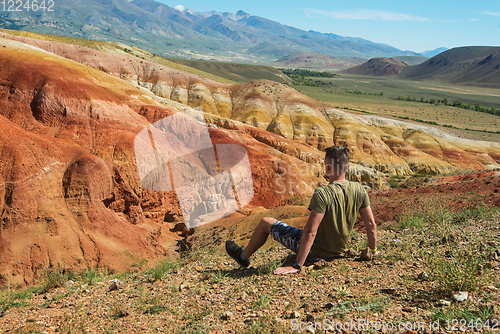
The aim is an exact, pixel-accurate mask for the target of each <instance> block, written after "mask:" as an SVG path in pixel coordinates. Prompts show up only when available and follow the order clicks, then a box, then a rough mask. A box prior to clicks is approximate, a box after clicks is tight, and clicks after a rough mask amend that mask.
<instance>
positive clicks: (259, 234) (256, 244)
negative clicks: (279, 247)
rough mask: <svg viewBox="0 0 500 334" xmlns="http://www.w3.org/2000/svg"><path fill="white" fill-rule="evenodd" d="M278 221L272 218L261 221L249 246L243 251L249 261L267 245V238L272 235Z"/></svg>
mask: <svg viewBox="0 0 500 334" xmlns="http://www.w3.org/2000/svg"><path fill="white" fill-rule="evenodd" d="M276 221H277V219H274V218H271V217H264V218H262V219H261V220H260V222H259V225H257V228H256V229H255V231H254V232H253V234H252V237H251V238H250V241H249V242H248V245H247V246H246V247H245V249H244V250H243V257H244V258H246V259H249V258H250V256H252V254H253V253H255V252H256V251H257V249H259V248H260V247H262V245H264V244H265V242H266V240H267V237H268V236H269V234H270V233H271V226H272V225H273V224H274V223H275V222H276Z"/></svg>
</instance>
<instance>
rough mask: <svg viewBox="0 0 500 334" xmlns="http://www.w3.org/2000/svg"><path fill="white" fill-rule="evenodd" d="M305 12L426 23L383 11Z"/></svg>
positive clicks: (405, 15)
mask: <svg viewBox="0 0 500 334" xmlns="http://www.w3.org/2000/svg"><path fill="white" fill-rule="evenodd" d="M307 12H311V13H315V14H319V15H323V16H328V17H331V18H333V19H345V20H377V21H427V18H425V17H421V16H417V15H408V14H403V13H396V12H388V11H383V10H372V9H356V10H352V11H347V10H342V11H326V10H322V9H307Z"/></svg>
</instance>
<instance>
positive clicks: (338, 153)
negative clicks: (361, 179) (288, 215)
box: [226, 146, 379, 275]
mask: <svg viewBox="0 0 500 334" xmlns="http://www.w3.org/2000/svg"><path fill="white" fill-rule="evenodd" d="M349 166H350V165H349V149H347V148H346V147H342V146H332V147H328V148H327V149H326V155H325V171H326V175H327V176H328V179H329V181H330V183H329V184H328V185H325V186H321V187H318V188H317V189H316V190H315V191H314V194H313V196H312V198H311V202H310V204H309V207H308V209H309V210H310V211H311V214H310V215H309V219H308V220H307V224H306V226H305V228H304V229H303V230H301V229H298V228H295V227H291V226H289V225H287V224H285V223H283V222H281V221H279V220H277V219H274V218H271V217H265V218H262V219H261V221H260V222H259V225H258V226H257V228H256V230H255V231H254V233H253V234H252V237H251V238H250V241H249V242H248V245H247V246H246V247H245V248H244V249H243V248H242V247H240V246H238V245H237V244H236V243H234V242H233V241H231V240H228V241H226V252H227V253H228V255H230V256H231V257H232V258H233V259H234V260H235V261H236V262H238V263H239V264H240V265H241V266H243V267H248V266H249V265H250V260H249V259H250V256H252V254H253V253H255V251H257V249H259V248H260V247H262V245H264V243H265V242H266V240H267V237H268V236H269V235H271V236H272V237H273V239H274V240H276V241H278V242H280V243H281V244H282V245H283V246H285V247H286V248H288V249H290V250H292V251H294V252H296V253H297V257H296V259H295V262H294V263H293V264H292V266H291V267H280V268H277V269H275V270H274V272H273V273H274V274H275V275H286V274H292V273H296V272H298V271H300V268H301V267H302V266H303V265H304V263H305V262H306V260H307V261H308V262H315V261H318V260H320V259H331V258H335V257H338V256H339V255H340V253H341V252H342V251H343V250H344V248H345V245H346V242H347V241H348V239H349V237H350V234H351V231H352V228H353V226H354V223H355V222H356V217H357V214H358V212H359V213H360V215H361V218H362V219H363V222H364V224H365V226H366V235H367V237H368V247H369V249H370V251H371V252H372V254H373V255H377V254H378V253H379V252H378V251H377V225H376V224H375V218H374V217H373V213H372V209H371V207H370V200H369V198H368V194H367V193H366V190H365V189H364V188H363V186H362V185H361V184H360V183H358V182H351V181H347V180H346V178H345V173H346V171H347V169H348V168H349Z"/></svg>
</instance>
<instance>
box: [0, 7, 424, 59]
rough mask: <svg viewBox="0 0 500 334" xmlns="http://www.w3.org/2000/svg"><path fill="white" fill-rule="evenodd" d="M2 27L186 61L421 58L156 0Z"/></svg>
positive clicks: (12, 20) (9, 20)
mask: <svg viewBox="0 0 500 334" xmlns="http://www.w3.org/2000/svg"><path fill="white" fill-rule="evenodd" d="M0 27H2V28H7V29H13V30H26V31H33V32H41V33H49V34H56V35H62V36H70V37H79V38H85V39H93V40H112V41H120V42H123V43H127V44H130V45H134V46H137V47H141V48H144V49H145V50H148V51H150V52H153V53H155V54H158V55H161V56H171V57H179V58H188V59H190V58H191V59H206V60H211V59H217V60H225V61H228V60H231V61H274V60H276V59H278V58H281V57H285V56H288V55H290V54H293V53H296V52H319V53H322V54H325V55H328V56H335V57H339V56H342V57H358V58H365V59H368V58H372V57H394V56H412V55H419V54H417V53H415V52H412V51H402V50H399V49H397V48H394V47H392V46H389V45H386V44H380V43H374V42H371V41H368V40H365V39H362V38H352V37H343V36H339V35H335V34H331V33H328V34H325V33H320V32H316V31H305V30H301V29H297V28H293V27H290V26H286V25H283V24H280V23H278V22H275V21H271V20H268V19H265V18H262V17H258V16H254V15H251V14H248V13H245V12H243V11H238V12H234V13H219V12H215V11H210V12H203V13H197V12H195V11H193V10H189V9H188V10H184V11H179V10H177V9H174V8H171V7H169V6H167V5H165V4H163V3H159V2H156V1H154V0H133V1H128V0H85V1H76V0H59V1H57V2H56V4H55V6H54V11H52V12H48V11H45V12H40V11H38V12H33V11H30V12H2V13H0Z"/></svg>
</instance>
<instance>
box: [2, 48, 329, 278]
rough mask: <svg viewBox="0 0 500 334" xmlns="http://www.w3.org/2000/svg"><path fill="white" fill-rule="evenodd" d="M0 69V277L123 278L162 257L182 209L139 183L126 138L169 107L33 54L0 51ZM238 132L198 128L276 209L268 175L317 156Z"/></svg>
mask: <svg viewBox="0 0 500 334" xmlns="http://www.w3.org/2000/svg"><path fill="white" fill-rule="evenodd" d="M0 68H1V69H2V71H1V72H0V82H1V85H0V127H1V131H0V139H1V140H0V143H1V144H0V152H1V160H0V208H1V214H0V221H1V225H0V249H1V252H0V263H1V268H2V269H1V272H0V275H1V276H0V280H1V281H2V282H4V283H7V282H8V283H10V284H32V283H33V282H34V280H35V278H36V272H37V271H39V270H40V269H41V268H42V267H44V266H48V265H51V266H56V265H64V266H65V267H68V268H73V269H76V270H78V269H85V268H94V267H106V268H109V269H110V270H126V269H130V268H132V267H134V266H140V265H143V264H144V263H147V262H150V263H151V262H153V261H155V260H156V259H158V258H161V257H163V256H165V254H167V253H168V252H169V247H171V246H175V244H176V243H177V240H179V238H180V236H179V235H177V233H172V232H171V231H170V229H171V228H172V227H173V225H175V223H176V222H177V218H176V217H182V212H181V210H180V208H179V203H178V201H177V198H176V195H175V193H174V192H172V191H170V192H155V191H148V190H145V189H143V188H142V187H141V182H140V180H139V177H138V174H137V167H136V165H135V163H136V161H135V154H134V138H135V136H136V135H137V133H139V132H140V131H141V130H142V129H143V128H144V127H145V126H147V125H148V124H149V123H150V122H151V123H152V122H155V121H158V120H160V119H162V118H164V117H166V116H168V115H171V114H172V113H175V112H177V110H176V109H173V108H172V107H167V106H164V105H161V104H160V103H158V102H157V101H156V100H155V98H154V95H153V94H152V93H149V92H148V91H145V90H142V89H139V88H137V87H134V86H133V85H132V84H130V83H128V82H125V81H123V80H120V79H118V78H116V77H114V76H111V75H108V74H105V73H103V72H101V71H98V70H95V69H93V68H89V67H86V66H83V65H80V64H78V63H74V62H70V61H68V60H65V59H63V58H58V57H53V56H50V55H49V54H44V53H42V52H40V51H37V50H32V49H23V48H12V49H10V50H5V49H4V50H1V51H0ZM238 124H239V123H233V124H232V125H231V124H227V127H228V128H231V127H233V130H222V129H219V128H218V127H217V126H214V127H212V128H210V133H211V135H212V136H211V137H212V140H213V142H214V143H244V144H245V145H246V147H247V151H248V155H249V159H250V163H251V167H252V173H253V182H254V187H255V194H256V195H255V197H254V199H253V202H252V203H253V204H252V205H266V206H276V205H279V204H283V203H285V202H286V201H287V200H288V198H289V197H290V196H292V195H291V193H292V192H293V191H294V189H289V188H287V189H285V190H284V191H283V192H282V193H275V192H270V191H267V190H268V189H269V187H270V185H272V184H273V178H275V177H276V174H277V172H278V171H280V170H281V169H283V170H286V169H287V166H288V165H292V164H293V165H294V166H295V167H297V168H302V169H307V168H308V166H310V165H309V164H308V163H306V162H304V161H302V160H300V159H298V158H296V157H295V156H294V155H298V151H300V152H302V154H305V153H306V152H309V153H308V154H309V156H310V158H309V160H310V162H312V161H317V160H318V159H320V154H319V152H317V151H316V150H314V149H313V148H311V147H308V146H307V145H304V144H301V143H295V142H292V141H289V140H285V139H283V138H282V137H280V136H278V135H276V134H272V133H267V132H265V131H262V130H258V129H255V128H253V127H249V126H245V125H243V124H239V125H238ZM250 128H251V129H250ZM180 130H181V131H182V129H180ZM252 135H253V136H254V137H256V138H259V139H260V141H259V140H256V139H254V137H253V136H252ZM265 141H267V142H279V143H280V146H281V147H282V150H283V151H284V152H287V153H288V154H284V153H281V152H279V151H277V150H276V149H274V148H272V147H270V146H269V145H268V144H265V143H264V142H265ZM277 157H279V160H280V163H276V162H275V161H277V160H278V159H277ZM283 180H284V182H285V181H286V183H287V184H297V183H298V182H299V181H304V184H307V187H308V188H307V189H306V190H305V191H308V192H311V191H312V188H311V187H312V186H314V184H317V183H318V182H321V177H320V175H319V174H311V175H309V176H307V175H302V176H301V177H300V179H299V177H298V176H294V175H291V174H286V175H284V176H283ZM306 182H307V183H306Z"/></svg>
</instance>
